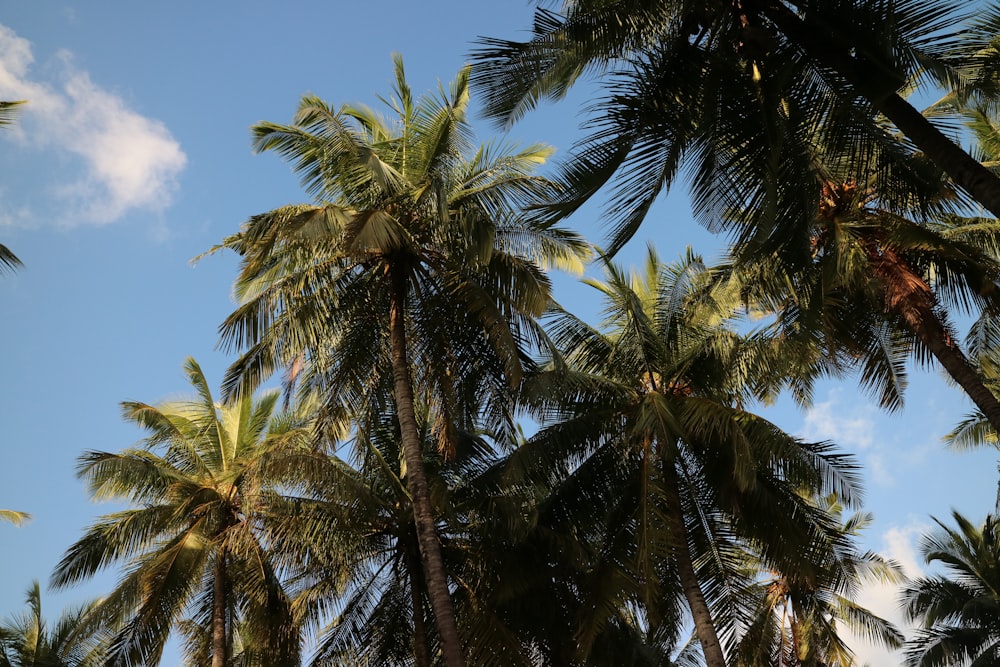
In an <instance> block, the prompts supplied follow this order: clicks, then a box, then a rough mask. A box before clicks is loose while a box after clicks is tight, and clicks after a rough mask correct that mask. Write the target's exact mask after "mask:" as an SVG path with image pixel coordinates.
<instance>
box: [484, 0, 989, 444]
mask: <svg viewBox="0 0 1000 667" xmlns="http://www.w3.org/2000/svg"><path fill="white" fill-rule="evenodd" d="M982 9H983V8H981V7H979V6H978V5H973V4H972V3H960V2H950V3H941V2H927V1H926V0H905V1H899V2H889V1H885V2H881V1H871V2H854V1H850V0H848V1H843V2H840V1H824V2H819V1H803V2H791V3H785V2H771V1H769V0H761V1H759V2H749V3H735V4H730V3H717V4H714V5H711V6H706V5H705V4H704V3H700V2H683V1H682V2H659V1H657V0H638V1H633V0H621V1H603V2H602V1H599V2H570V3H567V4H566V5H564V7H563V9H562V10H561V11H558V12H556V11H550V10H547V9H539V10H537V11H536V21H535V25H534V30H533V33H532V38H531V39H529V40H527V41H524V42H514V41H508V40H503V39H496V38H483V39H481V40H480V45H481V46H482V48H481V49H480V50H479V51H478V52H477V53H476V54H475V59H476V70H475V71H476V74H475V80H476V81H477V82H479V83H480V84H481V86H482V88H483V91H484V94H485V98H486V100H487V109H488V111H489V113H490V114H491V115H492V116H493V117H494V118H496V119H497V120H498V121H500V122H512V121H514V120H516V119H517V118H518V117H520V115H522V114H523V113H525V112H527V111H528V110H529V109H530V108H531V107H533V106H534V105H535V104H536V103H537V102H538V101H539V100H540V99H542V98H545V97H554V98H558V97H560V96H562V95H563V94H564V93H565V92H566V90H567V89H568V87H569V86H571V85H572V84H573V83H574V82H575V81H576V80H577V78H579V77H581V76H583V75H585V74H587V73H591V74H593V73H600V74H603V75H605V78H604V79H603V80H602V82H601V86H602V90H604V91H605V95H604V97H602V98H601V99H600V100H599V101H598V102H597V103H596V104H595V105H594V107H593V109H592V110H593V113H594V115H593V117H592V120H591V121H590V123H589V127H590V129H591V133H590V134H589V135H588V136H587V137H586V138H585V139H583V140H582V141H581V142H580V143H579V144H578V146H577V148H576V151H575V154H574V155H573V156H572V159H571V160H570V161H569V162H568V163H567V164H566V165H565V167H564V170H563V177H562V181H563V185H564V188H563V190H562V191H561V193H560V194H559V196H558V197H557V199H556V200H555V201H554V202H543V203H542V204H541V205H540V207H539V210H540V215H541V216H542V217H543V218H545V219H559V218H561V217H562V216H564V215H568V214H570V213H572V212H573V211H575V210H577V208H578V207H579V206H580V205H582V203H583V202H585V201H587V200H588V199H589V198H590V197H592V196H593V195H594V194H596V193H597V192H598V191H599V190H601V189H602V188H603V187H604V186H605V185H606V184H609V183H611V184H613V186H612V188H611V192H610V203H609V204H608V206H607V216H606V220H607V221H608V225H609V226H610V227H611V240H610V248H611V249H612V251H615V250H617V249H619V248H621V247H622V246H623V245H624V243H625V242H626V241H627V240H628V239H629V238H631V236H632V235H633V234H634V233H635V231H636V230H637V228H638V227H639V225H640V224H641V223H642V222H643V220H644V219H645V217H646V215H647V212H648V211H649V208H650V206H651V205H652V203H653V201H654V200H655V199H656V197H657V196H658V195H659V194H660V193H661V192H662V191H665V190H667V189H669V188H670V187H671V186H672V185H673V184H674V183H675V182H676V180H677V179H678V178H679V177H686V178H687V180H688V182H689V183H690V187H691V193H692V204H693V208H694V212H695V214H696V216H697V217H698V218H699V219H700V220H701V222H702V223H704V224H706V225H707V226H708V227H709V228H711V229H716V230H720V229H725V230H728V231H729V232H730V233H731V234H732V238H733V240H734V241H735V247H734V255H735V256H736V257H737V258H738V260H739V262H740V265H741V266H740V268H741V269H744V270H746V269H748V268H749V269H750V270H753V269H754V268H756V267H755V265H758V266H761V267H763V268H764V269H765V270H771V269H776V270H775V271H773V274H772V275H771V276H770V277H769V278H767V279H765V283H764V284H766V287H765V288H764V290H765V291H766V290H772V292H771V293H770V294H761V293H760V292H759V291H758V293H757V294H756V295H755V297H756V298H757V299H758V301H757V304H755V305H759V304H761V303H765V302H767V303H769V305H770V306H771V307H773V308H775V309H776V310H778V311H780V312H781V313H782V315H784V316H787V315H788V314H791V318H792V321H793V324H791V325H790V326H787V327H785V331H786V332H788V331H792V330H793V329H795V330H797V331H798V332H800V333H801V335H800V340H801V339H803V338H811V340H809V341H802V342H804V344H805V345H806V346H807V348H808V347H811V348H812V349H811V350H810V349H804V350H802V353H803V354H805V355H812V358H813V359H814V360H816V362H817V363H816V364H815V365H814V366H813V367H812V368H809V367H808V365H809V362H808V360H804V362H803V363H804V365H803V368H802V370H803V371H804V372H805V378H806V379H805V380H804V381H801V382H800V383H799V386H798V389H799V390H800V392H801V394H800V395H802V396H806V395H807V394H808V390H809V388H810V387H811V382H809V381H808V378H809V377H810V375H811V376H813V377H815V376H816V375H817V374H828V373H831V372H834V373H836V372H839V371H841V370H844V368H845V367H851V368H860V369H861V371H862V380H863V381H864V382H866V383H868V384H870V385H871V386H872V387H873V388H874V389H875V391H876V393H877V394H878V395H879V398H880V399H881V400H882V402H883V404H886V405H889V406H894V405H898V404H899V398H900V391H899V390H900V389H901V388H902V386H903V384H904V383H905V378H904V374H903V364H902V361H901V359H902V358H903V357H905V355H906V354H907V353H908V352H911V351H912V352H915V354H916V357H917V358H918V359H920V360H926V359H928V358H930V357H933V358H934V359H936V360H938V361H939V362H941V363H942V365H943V366H944V367H945V369H946V370H947V372H948V373H949V375H950V376H951V377H952V378H953V379H954V380H955V381H956V382H957V383H958V384H959V385H960V386H961V387H962V388H963V390H964V391H965V392H966V393H967V394H968V395H969V396H970V398H972V400H973V401H974V402H975V403H976V405H977V407H978V408H979V409H980V410H981V411H982V413H983V414H984V415H985V416H986V417H987V419H988V420H990V421H991V422H992V423H993V426H994V427H995V428H996V427H1000V402H998V401H997V399H996V398H995V396H994V395H993V393H992V392H991V391H989V389H988V388H987V387H986V386H984V384H983V382H982V381H981V379H980V378H979V377H978V375H977V369H976V368H975V364H974V363H970V362H969V360H968V359H967V358H966V354H965V353H964V352H963V350H962V349H961V348H960V347H959V345H958V344H957V343H956V340H957V335H956V332H955V331H954V329H953V324H952V318H951V317H950V316H949V306H954V305H955V304H958V308H967V307H970V306H971V307H973V308H975V307H980V306H983V305H986V304H988V305H992V306H995V304H994V303H993V302H995V300H996V290H995V289H994V288H993V285H994V283H995V280H996V277H997V274H998V267H997V263H996V260H995V253H996V243H995V240H996V230H995V228H994V229H993V230H984V229H983V227H982V226H981V225H977V226H975V227H976V228H975V229H974V230H973V234H971V235H966V238H964V239H963V238H962V236H961V233H962V230H959V232H958V233H957V234H956V233H954V232H955V230H953V229H942V225H940V224H938V223H937V221H939V220H940V219H942V217H943V216H945V215H951V220H952V221H954V220H955V219H956V217H955V216H954V215H953V214H954V213H955V212H956V211H959V210H967V209H964V207H965V206H966V204H967V203H968V202H967V200H966V199H965V198H964V196H963V195H962V194H961V193H960V191H956V190H955V189H954V186H952V185H950V183H952V182H953V183H957V184H958V186H959V188H964V191H965V192H969V193H973V196H974V197H975V198H976V199H977V200H978V201H979V203H981V204H983V205H984V206H985V207H986V208H987V209H989V210H991V211H993V212H994V213H997V212H998V210H1000V209H998V208H997V204H998V203H1000V198H998V197H997V195H998V194H1000V187H998V186H1000V181H997V179H996V178H995V177H994V176H993V175H992V174H991V173H990V172H989V170H987V169H986V168H985V167H984V166H983V165H982V164H980V162H979V161H977V160H976V159H974V158H973V157H972V156H970V155H968V154H966V153H965V151H963V150H962V149H960V148H959V147H958V146H957V145H956V144H954V143H952V142H951V141H950V140H949V139H948V138H946V136H945V135H944V134H942V131H941V129H942V128H943V129H945V130H947V131H948V132H949V133H951V130H952V129H953V127H954V125H953V124H949V123H953V122H954V119H955V114H956V112H957V111H958V110H960V109H962V108H965V107H963V106H962V105H963V104H970V103H973V104H980V105H986V107H984V108H988V105H989V103H990V102H991V97H990V95H991V94H992V93H991V91H995V89H996V85H995V78H996V77H995V72H996V71H997V68H996V65H995V62H996V60H997V58H996V48H995V44H993V43H992V41H991V40H993V39H994V36H995V34H996V30H995V29H996V27H997V26H998V25H1000V23H998V19H1000V11H998V10H997V9H996V8H992V9H988V10H985V11H980V10H982ZM914 81H920V82H922V83H928V84H933V85H939V86H943V87H944V88H945V89H946V90H949V91H952V92H951V94H950V95H949V96H948V100H949V103H948V104H940V105H938V106H937V107H936V112H935V114H934V118H935V119H936V120H941V119H944V124H943V125H942V127H941V128H937V127H935V126H934V125H932V123H931V121H930V120H928V119H927V118H925V117H924V116H922V115H921V114H919V113H918V112H917V111H916V110H915V109H913V108H912V107H911V106H910V105H909V104H908V103H907V102H906V101H905V100H904V99H903V97H901V93H902V92H903V91H905V90H908V89H909V88H908V87H909V86H912V85H916V84H914ZM900 133H902V135H905V136H901V135H900ZM977 157H979V156H978V155H977ZM949 178H950V179H951V181H949V180H948V179H949ZM994 227H995V226H994ZM969 236H974V237H975V238H974V241H975V242H981V241H983V240H988V241H989V243H988V244H987V245H982V246H979V245H976V243H975V242H970V238H969ZM782 300H783V301H782ZM824 355H825V356H824Z"/></svg>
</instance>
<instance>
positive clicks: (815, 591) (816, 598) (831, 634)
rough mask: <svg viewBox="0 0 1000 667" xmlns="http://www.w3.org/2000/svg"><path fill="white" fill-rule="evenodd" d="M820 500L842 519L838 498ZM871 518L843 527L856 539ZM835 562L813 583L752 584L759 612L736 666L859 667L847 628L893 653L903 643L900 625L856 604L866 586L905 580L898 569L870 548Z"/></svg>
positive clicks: (770, 577) (859, 517) (775, 578)
mask: <svg viewBox="0 0 1000 667" xmlns="http://www.w3.org/2000/svg"><path fill="white" fill-rule="evenodd" d="M815 502H816V504H817V505H819V506H820V507H822V508H823V509H824V510H826V511H827V512H828V513H830V514H831V515H832V516H835V517H840V516H841V515H842V512H843V507H842V506H841V505H840V502H839V500H838V499H837V497H836V495H832V494H831V495H829V496H826V497H818V498H816V499H815ZM871 521H872V515H871V514H868V513H862V512H858V513H855V514H853V515H852V516H850V517H849V518H848V519H847V520H846V521H845V522H844V523H843V525H842V526H841V528H840V530H841V532H842V533H844V534H845V535H851V536H856V535H858V533H859V532H860V531H861V530H863V529H864V528H865V527H866V526H867V525H869V524H870V523H871ZM830 565H831V566H830V567H828V568H825V569H824V570H823V571H822V572H821V573H820V576H818V577H816V578H814V579H811V580H804V579H796V578H794V577H788V576H786V575H784V574H783V573H781V572H770V573H767V574H766V575H764V576H763V577H761V578H760V580H759V581H758V582H757V584H756V586H755V588H756V594H757V595H758V596H759V597H758V599H759V603H758V604H759V607H758V609H757V611H756V612H755V616H754V619H753V622H752V623H751V625H750V627H749V628H748V629H747V631H746V633H745V635H744V636H743V638H742V639H741V640H740V643H739V645H738V646H737V649H736V651H735V652H734V655H735V664H736V665H738V666H739V667H771V666H774V665H778V666H781V667H784V666H785V665H787V666H788V667H811V666H814V665H815V666H817V667H818V666H824V667H854V666H855V665H856V664H857V662H856V658H855V655H854V651H853V650H852V648H851V646H850V645H849V642H848V641H847V639H848V637H847V635H846V634H845V633H844V629H848V630H849V631H850V633H851V634H853V636H854V637H863V638H865V639H867V640H868V641H869V642H871V643H874V644H879V645H882V646H884V647H886V648H889V649H898V648H900V647H901V646H902V643H903V634H902V633H901V632H900V631H899V629H898V628H896V627H895V626H894V625H893V624H892V623H890V622H888V621H886V620H885V619H883V618H881V617H879V616H877V615H876V614H873V613H872V612H870V611H869V610H867V609H865V608H864V607H861V606H860V605H859V604H858V603H857V601H856V598H857V596H858V593H859V592H860V591H861V589H862V587H863V586H865V585H868V584H872V583H881V584H900V583H902V582H903V581H904V579H905V578H904V577H903V574H902V571H901V568H900V566H899V565H898V564H897V563H895V562H894V561H891V560H887V559H885V558H883V557H882V556H880V555H878V554H875V553H872V552H870V551H865V552H860V551H855V548H854V545H853V544H850V543H848V548H847V549H844V550H843V551H841V552H840V554H839V557H838V558H836V559H834V560H832V561H831V562H830ZM759 571H761V572H766V568H760V570H759Z"/></svg>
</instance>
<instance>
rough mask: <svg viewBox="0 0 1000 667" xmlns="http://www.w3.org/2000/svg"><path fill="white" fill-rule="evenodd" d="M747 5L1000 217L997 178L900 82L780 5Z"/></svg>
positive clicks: (998, 183) (999, 191)
mask: <svg viewBox="0 0 1000 667" xmlns="http://www.w3.org/2000/svg"><path fill="white" fill-rule="evenodd" d="M745 4H748V5H755V9H757V10H758V11H762V13H764V14H765V15H766V16H767V18H768V19H769V20H771V21H773V22H774V25H775V26H776V27H777V28H778V29H779V30H780V31H781V32H782V33H784V35H785V37H787V38H788V39H789V40H790V41H791V42H794V43H795V44H796V45H797V46H798V47H799V48H801V49H802V50H803V51H804V52H805V53H806V54H808V55H809V56H810V57H812V58H814V59H815V60H816V61H817V62H820V63H822V64H823V65H825V66H827V67H829V68H830V69H832V70H833V71H835V72H836V73H837V74H839V75H840V76H842V77H843V78H844V79H845V80H846V81H847V82H848V83H849V84H850V85H851V87H852V88H853V91H843V92H853V94H854V95H855V97H863V98H865V99H867V100H868V101H869V102H871V103H872V104H873V105H874V106H875V108H876V109H878V111H879V112H880V113H882V115H884V116H885V117H886V118H888V119H889V120H890V121H891V122H892V124H893V125H895V126H896V127H897V128H898V129H899V131H900V132H902V133H903V134H904V135H906V137H907V138H908V139H909V140H910V141H912V142H913V143H914V145H915V146H917V148H919V149H920V150H921V151H923V152H924V154H925V155H927V157H928V158H930V160H931V161H932V162H934V164H936V165H937V166H939V167H940V168H941V169H943V170H944V171H945V173H947V174H948V176H950V177H951V179H952V180H953V181H954V182H955V183H957V184H958V185H959V186H960V187H961V188H962V189H964V190H965V191H966V192H968V193H969V194H970V195H972V197H973V198H974V199H975V200H976V201H978V202H979V203H980V204H982V205H983V206H984V207H985V208H986V209H987V210H988V211H990V212H991V213H992V214H993V215H994V216H996V217H1000V179H998V178H997V177H996V176H994V175H993V174H992V173H991V172H990V171H989V170H988V169H986V167H984V166H983V165H982V164H980V162H979V161H977V160H975V159H974V158H973V157H972V156H970V155H969V154H968V153H967V152H966V151H965V150H963V149H962V148H961V147H960V146H958V145H957V144H955V142H953V141H952V140H951V139H949V138H948V137H946V136H945V135H944V134H942V133H941V131H940V130H939V129H937V127H935V126H934V124H933V123H931V122H930V121H929V120H927V118H925V117H924V116H923V114H921V113H920V112H919V111H917V109H915V108H914V107H913V105H911V104H910V103H909V102H907V101H906V100H904V99H903V98H902V97H900V96H899V95H898V94H896V90H897V89H898V88H899V87H900V86H901V85H902V84H903V83H904V82H903V81H895V80H893V78H892V73H887V72H879V71H878V68H877V67H874V66H872V65H874V64H866V63H863V62H861V61H859V60H858V59H857V58H855V57H854V56H853V55H851V52H850V50H849V49H850V44H849V43H848V42H847V40H845V39H844V38H843V37H841V38H840V41H839V42H838V36H837V35H835V34H832V33H831V31H829V30H818V29H816V27H814V26H810V25H808V24H807V23H806V22H805V21H803V20H802V18H800V17H799V16H798V15H796V14H795V12H793V11H791V10H790V9H789V8H788V7H787V6H786V5H785V4H784V3H782V2H771V1H767V0H765V2H759V1H756V0H751V1H750V2H746V3H745Z"/></svg>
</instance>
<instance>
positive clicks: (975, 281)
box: [720, 174, 1000, 427]
mask: <svg viewBox="0 0 1000 667" xmlns="http://www.w3.org/2000/svg"><path fill="white" fill-rule="evenodd" d="M879 186H880V182H879V181H877V180H875V181H867V182H866V181H844V180H839V179H837V178H835V177H833V176H832V174H831V176H830V177H829V180H828V181H827V185H826V187H825V189H824V199H823V201H822V202H821V204H820V206H819V208H818V210H817V211H816V214H815V216H814V217H813V219H812V221H811V223H810V224H809V225H808V226H805V227H803V228H802V229H800V230H799V231H798V232H796V233H794V234H790V235H788V236H787V237H786V240H785V242H784V243H783V250H782V251H781V252H774V253H771V254H768V253H767V252H766V251H764V252H763V253H762V252H761V251H762V250H763V248H762V247H761V246H760V245H759V244H755V243H748V244H743V245H741V246H738V247H736V248H735V249H734V250H733V252H732V260H731V263H730V264H729V266H728V267H727V268H726V270H725V271H723V272H722V273H721V274H720V275H726V276H728V278H729V279H730V280H733V281H735V282H737V283H740V284H741V285H742V287H741V289H743V290H744V292H743V294H744V298H746V299H747V300H748V302H750V303H753V304H755V307H757V308H760V309H762V310H764V311H767V312H772V313H776V317H777V319H776V326H777V327H778V328H779V329H780V331H781V336H782V338H783V340H784V341H786V342H788V341H794V342H797V343H799V344H801V345H803V346H805V347H809V348H811V349H812V355H813V356H814V358H816V359H817V360H818V361H819V362H820V363H818V364H817V368H816V370H817V371H819V372H822V373H829V372H830V371H831V370H834V371H837V370H842V369H844V368H850V367H860V369H861V375H862V381H863V382H864V383H865V384H867V385H869V386H870V387H871V388H872V389H873V390H874V392H875V393H876V394H877V395H878V397H879V399H880V400H881V402H882V403H883V405H885V406H887V407H897V406H898V405H900V404H901V395H902V389H903V387H904V386H905V365H904V359H905V357H906V356H908V355H909V356H913V357H915V358H916V359H917V360H918V361H920V362H924V363H926V362H929V361H931V360H936V361H937V362H938V363H940V364H941V366H942V367H943V369H944V370H945V372H946V373H947V374H948V376H949V377H950V378H951V379H952V380H954V382H955V383H956V384H957V385H958V386H959V387H961V389H962V390H963V391H964V392H965V393H966V395H967V396H969V398H970V399H971V400H972V401H973V403H974V404H975V405H976V406H977V408H979V410H980V411H981V412H982V414H983V415H985V416H986V418H987V419H988V420H989V421H990V422H991V423H992V424H993V425H994V426H995V427H1000V401H998V400H997V398H996V396H995V395H994V394H993V392H992V391H991V390H990V388H989V386H987V384H986V382H984V379H983V376H982V374H981V372H980V369H979V367H978V364H977V363H976V362H975V359H970V358H969V355H968V354H967V353H966V352H965V351H964V350H963V347H962V345H961V344H960V342H959V341H960V338H959V335H958V333H957V331H956V329H955V326H954V324H953V321H952V317H951V313H956V312H958V313H961V312H963V311H964V312H965V313H967V314H968V313H970V312H972V313H976V312H979V311H980V310H982V309H986V310H987V311H989V312H992V309H995V307H996V299H997V296H998V292H997V290H996V288H995V283H996V281H997V280H998V277H1000V262H998V260H997V257H998V255H997V253H996V248H997V239H998V232H1000V224H998V223H997V222H996V221H995V220H984V219H978V218H977V219H967V218H962V217H960V216H957V215H941V216H939V217H938V218H936V219H927V218H922V217H920V212H919V211H911V214H912V217H911V216H906V215H901V214H899V213H895V212H893V211H890V210H887V209H885V208H882V207H880V206H879V202H878V192H879ZM945 192H946V191H945ZM761 256H766V257H767V258H768V261H760V258H761Z"/></svg>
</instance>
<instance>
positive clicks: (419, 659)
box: [406, 556, 431, 667]
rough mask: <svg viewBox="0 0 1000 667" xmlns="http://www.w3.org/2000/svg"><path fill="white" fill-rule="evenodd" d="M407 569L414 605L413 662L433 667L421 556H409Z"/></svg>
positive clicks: (412, 603) (420, 666)
mask: <svg viewBox="0 0 1000 667" xmlns="http://www.w3.org/2000/svg"><path fill="white" fill-rule="evenodd" d="M406 569H407V570H408V574H409V576H410V603H411V605H412V607H413V612H412V613H413V664H414V665H415V666H416V667H431V653H430V649H429V648H428V647H427V625H426V623H424V596H423V589H424V586H423V580H424V575H423V572H421V571H420V560H419V557H417V558H414V557H412V556H407V557H406Z"/></svg>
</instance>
